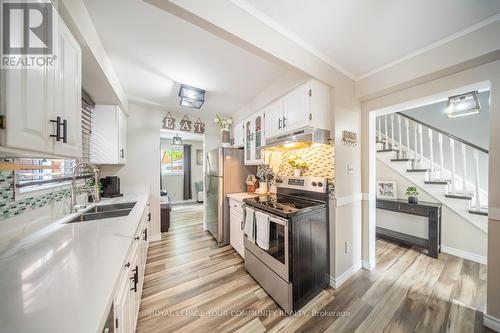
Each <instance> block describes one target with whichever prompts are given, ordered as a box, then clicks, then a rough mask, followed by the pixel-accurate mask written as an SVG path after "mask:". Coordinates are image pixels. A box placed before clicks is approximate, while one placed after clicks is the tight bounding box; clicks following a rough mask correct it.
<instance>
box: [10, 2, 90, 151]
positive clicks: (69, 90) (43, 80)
mask: <svg viewBox="0 0 500 333" xmlns="http://www.w3.org/2000/svg"><path fill="white" fill-rule="evenodd" d="M53 17H54V20H57V22H58V23H59V24H55V25H54V37H55V38H54V40H53V52H54V55H55V56H56V60H55V61H54V62H53V65H52V66H49V65H46V66H45V67H29V68H28V67H23V68H19V69H2V70H1V76H2V85H1V86H2V92H1V94H2V103H1V110H0V113H1V115H2V117H3V122H4V128H2V129H1V130H0V140H1V142H0V145H1V146H2V147H5V148H7V149H14V151H15V150H23V151H27V152H30V153H32V154H33V153H35V154H36V153H42V156H49V155H56V156H60V157H72V158H80V157H81V135H82V132H81V49H80V45H79V44H78V42H77V41H76V39H75V38H74V37H73V35H72V34H71V32H70V31H69V29H68V28H67V26H66V25H65V24H64V22H63V20H62V18H60V17H59V15H58V13H57V12H56V11H55V10H54V11H53ZM65 134H66V135H65Z"/></svg>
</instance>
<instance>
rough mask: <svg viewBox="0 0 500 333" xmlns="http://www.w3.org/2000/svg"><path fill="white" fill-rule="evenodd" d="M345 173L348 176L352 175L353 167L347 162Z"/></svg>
mask: <svg viewBox="0 0 500 333" xmlns="http://www.w3.org/2000/svg"><path fill="white" fill-rule="evenodd" d="M347 175H348V176H351V175H354V167H353V166H351V164H347Z"/></svg>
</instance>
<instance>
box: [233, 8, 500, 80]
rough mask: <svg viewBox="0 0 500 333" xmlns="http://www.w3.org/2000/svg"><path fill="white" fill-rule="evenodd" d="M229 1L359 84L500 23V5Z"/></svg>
mask: <svg viewBox="0 0 500 333" xmlns="http://www.w3.org/2000/svg"><path fill="white" fill-rule="evenodd" d="M230 1H232V2H233V3H234V4H236V5H238V6H239V7H241V8H242V9H244V10H246V11H247V12H249V13H250V14H252V15H254V16H255V17H257V18H259V19H260V20H261V21H262V22H263V23H265V24H268V25H270V26H271V27H273V28H275V29H276V30H278V31H279V32H281V33H282V34H284V35H285V36H287V37H289V38H290V39H292V40H294V41H295V42H297V43H298V44H300V45H302V46H303V47H305V48H306V49H308V50H309V51H310V52H312V53H313V54H315V55H316V56H319V57H320V58H322V59H323V60H325V61H327V62H328V63H330V64H331V65H334V67H336V68H337V69H339V70H341V71H342V72H344V74H346V75H348V76H350V77H351V78H354V79H360V78H362V77H366V76H367V75H369V74H371V73H374V72H376V71H378V70H380V69H383V68H386V67H388V66H390V65H391V64H394V63H397V62H398V61H401V60H404V59H407V58H409V57H411V56H413V55H416V54H418V52H419V51H423V50H426V49H429V48H432V47H435V46H439V45H440V44H441V43H442V42H444V41H445V40H449V39H453V38H457V37H460V36H461V35H463V34H465V33H467V32H470V31H471V30H473V29H475V28H478V27H480V26H482V25H484V24H485V23H487V22H490V21H494V20H499V19H500V15H499V13H500V1H498V0H439V1H436V0H376V1H374V0H330V1H325V0H307V1H304V0H273V1H269V0H230ZM495 15H496V16H495ZM493 16H494V17H493Z"/></svg>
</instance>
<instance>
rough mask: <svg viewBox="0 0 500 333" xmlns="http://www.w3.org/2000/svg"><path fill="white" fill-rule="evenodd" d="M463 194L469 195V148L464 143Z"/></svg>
mask: <svg viewBox="0 0 500 333" xmlns="http://www.w3.org/2000/svg"><path fill="white" fill-rule="evenodd" d="M462 164H463V167H462V177H463V178H462V192H463V193H464V194H465V195H467V147H466V146H465V144H464V143H462Z"/></svg>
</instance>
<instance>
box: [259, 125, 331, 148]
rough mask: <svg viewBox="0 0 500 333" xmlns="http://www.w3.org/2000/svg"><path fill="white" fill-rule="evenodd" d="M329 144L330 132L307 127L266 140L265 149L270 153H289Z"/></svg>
mask: <svg viewBox="0 0 500 333" xmlns="http://www.w3.org/2000/svg"><path fill="white" fill-rule="evenodd" d="M329 143H330V131H328V130H323V129H319V128H313V127H307V128H303V129H300V130H297V131H293V132H290V133H287V134H283V135H280V136H277V137H274V138H270V139H267V138H266V145H265V146H263V148H264V149H265V150H269V151H287V150H292V149H300V148H306V147H309V146H311V145H313V144H325V145H327V144H329Z"/></svg>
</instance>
